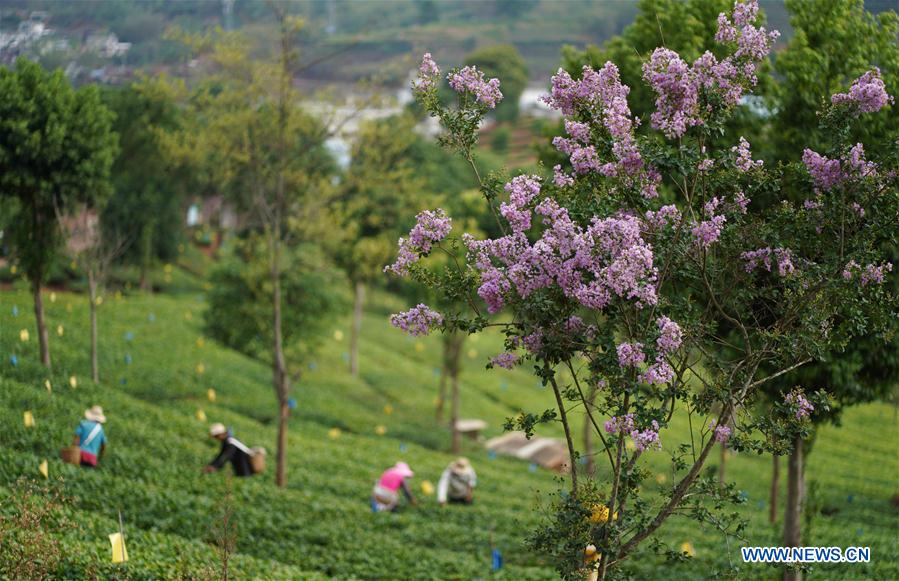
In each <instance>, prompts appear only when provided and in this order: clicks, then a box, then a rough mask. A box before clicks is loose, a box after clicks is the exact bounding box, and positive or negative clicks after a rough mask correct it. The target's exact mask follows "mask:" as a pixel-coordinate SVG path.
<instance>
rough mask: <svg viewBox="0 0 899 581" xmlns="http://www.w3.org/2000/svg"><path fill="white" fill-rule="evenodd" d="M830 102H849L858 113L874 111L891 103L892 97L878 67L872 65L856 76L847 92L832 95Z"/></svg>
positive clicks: (837, 103) (838, 103) (835, 103)
mask: <svg viewBox="0 0 899 581" xmlns="http://www.w3.org/2000/svg"><path fill="white" fill-rule="evenodd" d="M830 102H831V103H833V104H834V105H840V104H842V103H850V104H853V105H855V106H856V108H857V112H858V113H874V112H876V111H880V110H881V109H883V108H884V107H886V106H887V104H889V103H892V102H893V97H892V96H891V95H889V94H888V93H887V90H886V85H884V82H883V79H882V78H881V77H880V69H878V68H877V67H874V68H873V69H872V70H870V71H868V72H867V73H865V74H863V75H862V76H860V77H859V78H857V79H856V80H855V82H854V83H852V86H851V87H849V92H848V93H837V94H835V95H832V96H831V97H830Z"/></svg>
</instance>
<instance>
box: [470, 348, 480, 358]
mask: <svg viewBox="0 0 899 581" xmlns="http://www.w3.org/2000/svg"><path fill="white" fill-rule="evenodd" d="M468 356H469V357H470V358H471V359H474V358H475V357H477V356H478V352H477V350H476V349H469V350H468Z"/></svg>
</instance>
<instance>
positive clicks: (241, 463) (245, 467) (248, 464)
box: [203, 423, 266, 477]
mask: <svg viewBox="0 0 899 581" xmlns="http://www.w3.org/2000/svg"><path fill="white" fill-rule="evenodd" d="M209 436H210V437H211V438H215V439H216V440H218V441H220V442H221V443H222V448H221V450H220V451H219V454H218V456H216V457H215V459H213V460H212V462H210V463H209V464H207V465H206V466H204V467H203V473H204V474H209V473H210V472H215V471H216V470H221V469H222V468H223V467H224V466H225V463H226V462H231V467H232V468H233V469H234V475H235V476H241V477H242V476H252V475H254V474H258V473H260V472H262V471H263V470H265V455H266V452H265V448H258V447H257V448H249V447H248V446H247V445H246V444H244V443H243V442H241V441H240V440H238V439H237V438H235V437H234V435H233V434H232V432H231V430H229V429H227V428H226V427H225V425H224V424H220V423H215V424H212V425H211V426H209Z"/></svg>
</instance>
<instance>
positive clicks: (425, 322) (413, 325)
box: [390, 303, 443, 336]
mask: <svg viewBox="0 0 899 581" xmlns="http://www.w3.org/2000/svg"><path fill="white" fill-rule="evenodd" d="M441 323H443V316H441V315H440V313H438V312H437V311H435V310H433V309H431V308H430V307H428V306H427V305H425V304H421V303H420V304H419V305H418V306H416V307H413V308H411V309H409V310H408V311H405V312H402V313H397V314H395V315H391V316H390V324H391V325H393V326H394V327H396V328H397V329H402V330H403V331H405V332H407V333H409V334H410V335H413V336H419V335H427V334H428V333H430V332H431V330H433V328H434V327H437V326H439V325H440V324H441Z"/></svg>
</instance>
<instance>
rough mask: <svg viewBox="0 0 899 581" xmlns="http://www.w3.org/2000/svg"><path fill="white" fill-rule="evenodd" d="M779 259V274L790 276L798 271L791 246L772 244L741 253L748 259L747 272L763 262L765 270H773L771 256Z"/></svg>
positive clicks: (743, 257) (744, 258)
mask: <svg viewBox="0 0 899 581" xmlns="http://www.w3.org/2000/svg"><path fill="white" fill-rule="evenodd" d="M772 256H773V257H774V259H775V260H776V261H777V274H779V275H780V276H789V275H791V274H793V273H794V272H795V271H796V267H795V266H794V265H793V252H792V251H791V250H790V249H789V248H774V249H772V248H771V247H770V246H769V247H766V248H759V249H758V250H748V251H746V252H744V253H742V254H741V255H740V257H741V258H742V259H743V260H745V261H746V272H752V271H753V270H755V269H756V268H757V267H758V266H759V263H761V264H762V265H763V266H764V267H765V270H767V271H768V272H771V257H772Z"/></svg>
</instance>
